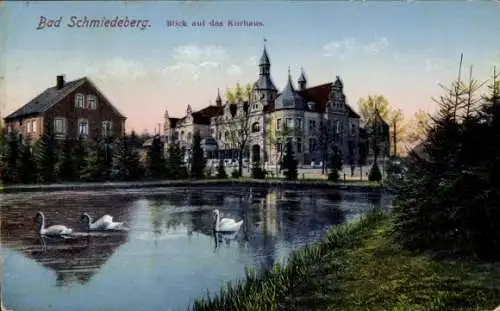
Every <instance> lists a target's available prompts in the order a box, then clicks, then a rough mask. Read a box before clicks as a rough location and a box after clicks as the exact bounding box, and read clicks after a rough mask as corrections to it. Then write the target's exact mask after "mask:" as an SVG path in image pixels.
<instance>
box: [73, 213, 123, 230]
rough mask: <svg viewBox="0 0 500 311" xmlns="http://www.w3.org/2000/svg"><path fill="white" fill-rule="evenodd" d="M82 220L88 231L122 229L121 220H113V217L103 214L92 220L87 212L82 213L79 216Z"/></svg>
mask: <svg viewBox="0 0 500 311" xmlns="http://www.w3.org/2000/svg"><path fill="white" fill-rule="evenodd" d="M80 219H81V220H82V221H85V222H86V224H87V226H88V230H89V231H104V230H124V229H125V228H124V227H123V222H114V221H113V217H111V216H109V215H104V216H102V217H101V218H99V219H98V220H96V221H95V222H92V217H90V215H89V214H87V213H83V214H82V215H81V216H80Z"/></svg>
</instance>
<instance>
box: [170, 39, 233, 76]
mask: <svg viewBox="0 0 500 311" xmlns="http://www.w3.org/2000/svg"><path fill="white" fill-rule="evenodd" d="M172 59H173V62H172V63H171V64H168V65H167V66H165V67H164V68H163V69H162V70H161V72H162V74H163V75H171V74H181V75H183V76H185V77H188V78H190V79H191V80H198V79H199V78H200V75H201V74H202V73H204V72H209V71H211V70H224V69H226V67H227V65H226V63H227V61H228V59H229V53H228V51H227V50H226V49H225V48H224V47H221V46H217V45H208V46H204V47H200V46H198V45H196V44H187V45H182V46H178V47H176V48H175V49H174V50H173V51H172Z"/></svg>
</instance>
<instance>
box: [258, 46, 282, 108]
mask: <svg viewBox="0 0 500 311" xmlns="http://www.w3.org/2000/svg"><path fill="white" fill-rule="evenodd" d="M265 42H266V39H264V50H263V51H262V56H261V57H260V60H259V78H258V79H257V81H256V82H255V83H254V85H253V89H254V92H256V95H257V96H256V100H257V101H260V102H261V103H262V104H264V105H266V104H267V103H269V102H271V101H273V100H274V99H275V98H276V94H277V93H278V89H277V88H276V86H275V85H274V83H273V81H272V79H271V61H270V60H269V55H268V54H267V48H266V44H265Z"/></svg>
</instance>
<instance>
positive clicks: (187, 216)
mask: <svg viewBox="0 0 500 311" xmlns="http://www.w3.org/2000/svg"><path fill="white" fill-rule="evenodd" d="M6 197H7V198H6V199H4V201H3V205H4V206H3V208H2V215H1V221H2V226H1V246H2V253H3V254H6V253H7V257H8V258H5V257H4V271H5V274H4V281H5V284H3V290H4V300H5V303H6V305H7V306H9V308H12V309H14V310H26V311H29V310H37V311H44V310H52V311H59V310H68V309H73V310H82V311H84V310H93V309H101V310H109V311H115V310H124V309H139V310H142V309H144V310H165V309H167V310H168V309H174V310H175V309H182V310H185V309H186V307H188V306H189V304H190V303H191V302H192V299H193V298H194V297H196V296H199V295H203V294H205V293H206V290H207V289H208V290H209V291H210V292H213V291H217V290H218V289H219V288H220V286H221V285H222V284H223V283H224V282H226V281H230V280H234V279H237V278H240V277H243V276H244V268H245V267H246V266H254V267H269V266H271V265H273V264H274V263H275V262H276V261H280V260H282V259H284V258H286V257H287V256H288V255H289V254H290V253H291V252H292V251H293V250H295V249H298V248H300V247H302V246H304V245H307V244H308V243H311V242H314V241H317V240H318V239H320V238H321V237H322V236H323V235H324V233H325V232H326V231H327V230H328V229H329V228H330V227H331V226H333V225H336V224H339V223H342V222H344V221H346V220H349V219H354V218H356V217H357V216H358V215H360V214H361V213H363V212H365V211H366V210H368V209H370V208H372V207H373V206H380V205H381V204H387V205H388V204H390V202H389V200H387V199H382V200H381V198H380V196H379V197H376V196H367V195H363V194H356V193H346V192H340V191H319V190H318V191H316V190H314V191H313V190H309V191H289V190H282V189H276V188H275V189H266V188H242V187H228V188H224V189H223V191H221V190H220V189H218V188H210V187H207V188H192V189H180V190H179V189H174V188H170V189H156V190H155V189H147V190H141V191H137V190H127V191H122V192H120V191H116V190H114V191H111V192H99V193H93V194H90V193H88V192H60V193H57V194H56V195H54V194H22V195H7V196H6ZM214 209H219V210H220V212H221V217H227V218H234V219H242V220H244V223H243V226H242V227H241V228H240V230H239V231H238V232H235V233H232V234H223V233H217V234H216V233H215V232H214V224H215V215H214V213H213V210H214ZM37 210H41V211H43V212H44V213H45V215H46V216H47V221H48V223H47V225H48V226H49V225H51V224H63V225H67V226H68V227H71V228H74V229H75V231H77V232H83V231H85V230H84V228H82V227H81V226H82V224H81V223H80V221H79V215H80V214H81V213H82V212H87V213H89V214H91V215H104V214H109V215H112V216H113V217H114V218H115V219H116V221H123V222H125V223H126V224H127V227H129V228H130V230H129V231H127V232H121V233H120V232H115V233H92V234H87V233H78V234H76V235H74V236H73V237H72V238H71V239H68V240H61V239H43V240H41V239H40V237H39V236H38V235H37V234H36V233H35V230H34V228H33V222H32V218H33V216H34V214H35V213H36V211H37ZM33 263H35V264H33ZM47 273H49V274H47ZM26 280H29V282H26ZM41 280H45V281H41ZM44 282H45V283H44ZM47 282H48V283H47ZM110 288H112V290H110ZM21 289H22V290H21ZM93 298H98V299H93ZM75 305H77V306H80V307H79V308H74V306H75Z"/></svg>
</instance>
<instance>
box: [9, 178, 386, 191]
mask: <svg viewBox="0 0 500 311" xmlns="http://www.w3.org/2000/svg"><path fill="white" fill-rule="evenodd" d="M205 186H247V187H262V186H266V187H283V188H287V189H291V190H303V189H311V188H314V189H332V190H334V189H335V190H347V191H363V192H371V193H381V192H385V191H386V188H385V187H384V186H383V185H380V184H377V183H370V182H368V181H350V182H329V181H326V180H296V181H286V180H276V179H244V178H242V179H201V180H162V181H132V182H86V183H58V184H34V185H9V186H3V187H2V189H1V191H0V192H1V193H20V192H49V191H72V190H88V191H91V190H109V189H140V188H167V187H205Z"/></svg>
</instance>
